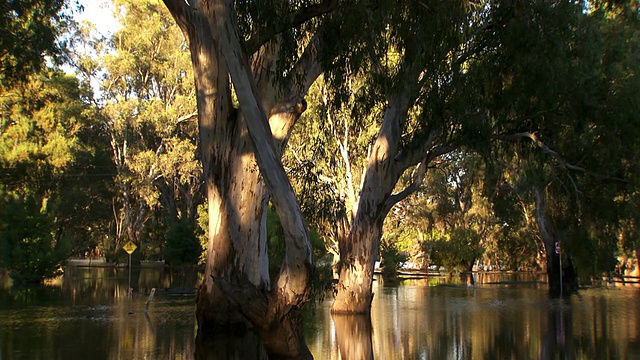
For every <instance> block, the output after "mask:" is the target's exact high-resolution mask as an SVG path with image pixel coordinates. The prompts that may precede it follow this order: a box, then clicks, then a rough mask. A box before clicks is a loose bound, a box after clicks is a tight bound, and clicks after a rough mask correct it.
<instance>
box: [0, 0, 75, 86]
mask: <svg viewBox="0 0 640 360" xmlns="http://www.w3.org/2000/svg"><path fill="white" fill-rule="evenodd" d="M70 2H71V1H67V0H44V1H43V0H21V1H3V3H2V11H0V31H2V37H0V89H3V90H6V89H8V88H10V87H11V86H13V85H14V82H15V81H24V80H26V79H27V78H28V77H29V76H30V75H31V74H33V73H37V72H39V71H40V70H41V69H42V67H43V66H44V64H45V55H47V56H49V59H54V60H57V59H58V58H59V57H60V56H61V55H62V54H63V52H64V51H65V44H63V43H60V39H61V34H62V33H63V32H64V31H65V30H66V29H67V27H68V26H69V24H70V21H71V19H70V13H69V11H65V10H69V5H67V4H68V3H70ZM74 2H75V1H74ZM76 3H77V2H76Z"/></svg>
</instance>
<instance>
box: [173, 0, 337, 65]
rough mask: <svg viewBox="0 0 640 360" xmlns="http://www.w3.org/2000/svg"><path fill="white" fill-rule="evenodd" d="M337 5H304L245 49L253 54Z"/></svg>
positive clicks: (327, 0) (327, 1)
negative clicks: (274, 39)
mask: <svg viewBox="0 0 640 360" xmlns="http://www.w3.org/2000/svg"><path fill="white" fill-rule="evenodd" d="M165 2H166V1H165ZM337 7H338V0H323V1H322V2H320V3H319V4H313V5H309V6H307V7H304V8H302V9H300V11H298V12H296V13H293V14H290V15H289V17H288V18H287V19H282V21H280V20H279V21H278V22H277V24H276V26H275V27H274V28H272V29H270V31H257V32H255V33H254V34H253V35H252V36H251V38H250V39H249V40H248V41H247V43H246V44H245V49H246V50H247V53H248V54H253V53H254V52H256V51H257V50H258V49H259V48H260V47H261V46H262V45H264V44H266V43H267V42H268V41H269V40H271V39H273V38H274V37H275V36H276V35H278V34H280V33H282V32H283V31H285V30H287V29H291V28H293V27H296V26H299V25H302V24H304V23H305V22H307V21H309V20H311V19H313V18H315V17H318V16H320V15H324V14H326V13H329V12H331V11H333V10H335V9H336V8H337Z"/></svg>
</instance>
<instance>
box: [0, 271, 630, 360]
mask: <svg viewBox="0 0 640 360" xmlns="http://www.w3.org/2000/svg"><path fill="white" fill-rule="evenodd" d="M516 276H517V275H492V276H484V277H483V276H479V277H478V282H479V284H478V285H476V286H475V287H474V286H467V285H464V282H461V281H460V280H459V278H457V277H456V278H452V279H447V278H429V279H419V280H405V281H403V282H401V283H399V284H393V285H389V284H386V285H385V284H384V283H383V282H382V281H376V282H374V291H375V293H376V295H375V297H374V301H373V308H372V315H371V318H370V319H369V318H366V317H358V316H332V315H331V314H330V312H329V308H330V306H331V304H330V299H329V300H327V301H325V302H322V303H318V304H317V305H316V306H315V307H313V308H309V309H307V310H306V314H305V324H306V330H305V337H306V339H307V342H308V345H309V347H310V349H311V351H312V353H313V355H314V356H315V358H316V359H363V358H372V357H373V358H375V359H640V323H639V320H640V289H637V288H625V287H621V286H618V287H615V288H592V289H583V290H581V291H580V293H579V294H578V295H574V296H572V297H570V298H568V299H565V300H552V299H549V298H548V296H547V291H546V288H545V285H544V284H543V283H540V282H534V281H531V280H535V279H533V278H531V277H530V276H525V277H522V275H520V277H519V278H516ZM513 280H519V281H526V282H525V283H520V284H518V285H513V284H510V283H508V282H509V281H513ZM197 281H198V279H197V274H185V273H180V272H173V273H172V272H170V271H168V270H167V269H163V268H142V269H135V268H134V271H133V274H132V287H133V288H134V295H133V296H131V297H128V296H127V288H128V273H127V270H126V269H115V268H91V269H89V268H75V269H73V271H71V272H67V274H66V277H65V278H64V279H63V280H62V281H60V282H59V283H57V284H54V285H51V286H47V287H35V288H15V287H11V288H7V287H5V288H0V360H9V359H11V360H13V359H60V360H63V359H64V360H67V359H192V358H194V354H195V353H196V352H197V353H198V354H200V355H201V357H202V358H207V359H226V358H234V359H235V358H237V359H243V358H245V355H246V354H247V352H246V348H247V344H249V343H250V341H245V340H244V339H235V340H233V339H230V338H228V337H225V338H224V339H221V340H222V342H223V343H224V344H231V343H236V344H238V345H237V347H235V348H234V346H233V345H225V346H221V345H220V343H218V344H211V343H209V344H208V345H206V344H205V345H203V344H201V343H200V342H198V345H196V341H195V334H196V325H195V317H194V312H195V300H194V295H193V294H189V293H188V292H189V291H187V290H190V289H193V286H194V285H195V284H196V283H197ZM169 287H170V288H173V289H176V288H178V289H179V290H180V291H165V290H164V289H165V288H169ZM151 288H157V289H158V291H157V292H156V295H155V297H154V298H153V300H152V302H151V306H150V308H149V312H148V313H147V314H145V312H144V307H145V304H146V301H147V298H148V294H149V291H150V289H151ZM222 347H224V348H225V349H224V351H222Z"/></svg>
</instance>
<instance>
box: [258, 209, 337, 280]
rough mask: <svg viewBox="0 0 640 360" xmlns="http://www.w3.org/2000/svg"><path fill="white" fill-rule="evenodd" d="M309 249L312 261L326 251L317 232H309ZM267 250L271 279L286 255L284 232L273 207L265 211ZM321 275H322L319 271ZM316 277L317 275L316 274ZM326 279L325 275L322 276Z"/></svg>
mask: <svg viewBox="0 0 640 360" xmlns="http://www.w3.org/2000/svg"><path fill="white" fill-rule="evenodd" d="M309 237H310V240H311V247H312V251H313V257H314V259H319V258H321V257H323V256H324V255H325V254H326V253H327V250H326V248H325V245H324V240H323V238H322V237H321V236H320V234H318V232H317V231H314V230H313V229H311V230H310V231H309ZM267 249H268V252H269V274H270V276H271V277H272V278H273V277H274V276H275V275H276V274H277V273H278V272H279V271H280V267H281V266H282V262H283V261H284V257H285V255H286V250H287V249H286V245H285V243H284V230H283V229H282V224H281V223H280V219H279V218H278V214H277V213H276V211H275V209H274V208H273V206H269V208H268V209H267ZM320 270H321V273H324V272H323V271H322V270H323V269H320ZM316 275H319V274H318V273H316ZM324 275H325V277H326V274H324Z"/></svg>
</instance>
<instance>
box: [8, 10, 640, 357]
mask: <svg viewBox="0 0 640 360" xmlns="http://www.w3.org/2000/svg"><path fill="white" fill-rule="evenodd" d="M76 5H77V4H75V3H74V2H69V3H65V2H64V1H31V2H28V1H27V2H21V3H20V4H17V3H16V4H14V3H11V4H8V5H6V7H10V8H7V9H6V10H7V11H5V14H4V15H2V18H1V19H2V23H1V24H0V25H2V27H3V30H5V32H7V31H8V33H11V34H13V35H15V36H14V37H3V40H2V43H0V45H1V46H2V49H1V50H2V55H1V56H2V57H1V58H0V65H1V66H2V77H0V80H1V84H0V85H1V93H0V117H1V119H2V128H1V133H0V135H1V137H0V161H1V165H2V166H1V170H0V171H1V172H0V182H1V183H0V267H1V268H3V269H8V270H9V271H10V272H11V274H12V275H13V276H14V277H15V278H16V279H22V280H24V281H35V282H38V281H41V280H43V279H45V278H48V277H52V276H55V275H56V274H58V273H59V271H60V267H61V266H62V265H63V264H64V262H65V260H66V259H68V258H70V257H83V256H99V257H103V258H106V259H107V260H109V261H116V262H117V261H124V260H125V259H126V255H127V254H126V253H125V252H124V250H123V249H122V248H123V245H124V244H126V243H128V242H132V243H134V244H136V246H137V247H138V251H137V252H135V253H134V257H135V259H136V260H165V261H167V262H169V263H171V264H176V265H179V264H192V263H196V262H201V263H202V264H203V265H204V268H205V279H204V281H203V283H202V284H201V286H200V288H199V294H200V295H199V296H198V322H199V325H200V328H201V329H206V328H208V327H216V326H219V325H221V324H231V323H237V322H244V321H245V320H243V319H246V320H248V321H250V322H252V323H253V325H254V326H256V327H257V328H258V329H259V332H260V333H261V335H262V336H263V337H264V338H265V339H271V342H270V343H269V345H268V351H269V352H270V353H271V354H280V355H282V354H283V353H288V354H296V356H301V357H304V356H306V355H308V350H305V349H306V347H305V345H304V343H303V340H302V339H301V337H300V336H297V335H296V331H297V330H296V329H299V325H298V324H299V321H300V318H299V316H298V315H297V313H296V311H295V309H296V308H299V307H300V306H302V305H303V304H304V303H305V302H306V301H307V300H308V299H309V297H310V295H311V294H313V293H314V290H313V286H312V284H317V283H319V282H320V281H318V278H319V277H320V275H319V274H324V275H322V278H323V279H324V282H325V283H331V282H330V281H329V279H336V281H337V283H336V284H334V290H335V300H334V303H333V311H334V312H336V313H368V312H369V311H370V304H371V300H372V296H373V294H372V291H371V283H372V281H373V273H374V266H375V263H376V261H381V263H382V264H383V266H384V269H385V273H386V275H387V276H393V273H394V271H395V268H397V267H398V266H408V267H412V268H417V269H426V268H428V267H429V266H433V265H435V266H437V267H438V268H439V267H441V266H442V267H444V268H445V269H446V270H447V271H454V270H457V271H469V270H473V269H474V267H475V268H477V267H478V266H481V267H484V266H487V267H497V268H499V269H509V270H535V271H546V272H547V273H548V275H549V277H548V278H549V286H550V290H551V293H552V294H556V295H557V294H559V293H561V292H562V291H563V290H564V291H565V292H566V291H571V290H573V289H575V288H577V286H578V284H579V283H580V282H589V281H590V280H591V279H598V278H601V277H602V276H611V275H612V274H613V275H615V274H625V273H627V272H629V271H631V270H632V269H634V268H636V269H637V265H638V260H639V254H640V252H639V248H640V236H639V234H638V232H637V226H638V221H639V220H640V217H639V216H638V214H639V210H638V209H639V206H640V205H639V203H638V201H639V199H638V185H639V184H638V181H639V180H638V179H639V175H638V171H639V170H640V168H639V164H640V163H639V161H640V159H639V156H640V151H639V148H638V145H637V139H638V137H639V136H640V121H638V120H640V119H639V118H638V116H639V115H638V114H640V98H638V96H637V94H638V93H640V77H639V74H638V71H639V70H640V65H639V64H638V59H640V35H639V34H640V32H639V31H638V30H639V29H640V28H639V25H640V15H639V10H638V3H637V2H636V1H619V2H606V1H605V2H599V1H595V2H570V1H524V2H522V1H516V2H493V1H480V2H476V1H459V2H453V3H452V2H439V1H387V2H379V1H348V2H338V1H331V0H324V1H315V2H314V1H308V2H307V1H303V2H291V3H290V2H276V3H274V2H259V3H257V2H241V1H238V2H229V1H227V2H224V1H195V2H184V1H179V0H165V1H163V2H160V1H157V0H145V1H131V0H114V1H113V8H114V9H115V14H114V16H115V17H116V19H117V20H118V21H119V23H120V24H121V28H119V29H114V30H113V32H111V33H109V34H106V35H105V34H99V33H97V32H95V31H94V29H92V26H91V24H86V23H85V24H77V23H74V22H73V21H72V18H71V16H70V14H71V13H72V12H73V11H76V10H77V9H76ZM214 9H215V11H214ZM41 11H42V12H43V13H42V14H41V13H40V12H41ZM354 14H359V15H357V16H355V15H354ZM276 19H277V20H276ZM25 29H26V30H25ZM18 30H20V31H18ZM23 30H24V31H27V33H28V34H27V35H20V34H22V33H21V31H23ZM221 34H227V35H228V36H221ZM28 36H35V37H38V38H41V39H43V42H42V43H38V44H34V45H33V46H31V45H30V46H31V47H30V50H33V51H29V52H24V51H21V49H22V47H21V46H20V45H19V42H18V40H19V39H20V37H28ZM12 39H13V40H16V41H13V42H12ZM10 40H11V41H10ZM64 41H66V42H64ZM63 43H64V44H68V45H69V46H67V47H65V46H62V44H63ZM36 45H38V46H36ZM62 63H65V64H66V68H65V69H66V70H65V71H63V68H62V67H61V64H62ZM69 69H70V70H69ZM194 79H195V81H194ZM318 269H322V270H318ZM331 273H332V274H333V275H332V276H329V275H327V274H331ZM561 274H562V276H563V281H562V282H561V281H560V278H561ZM561 284H562V285H561ZM561 287H564V289H561ZM256 298H260V299H262V300H263V301H262V300H261V301H255V299H256ZM230 309H231V310H233V311H230ZM275 323H278V324H275ZM265 324H266V325H265ZM283 324H284V325H283ZM283 326H284V327H286V329H285V330H286V334H288V336H285V337H284V339H282V337H280V338H278V337H276V336H274V334H275V333H276V330H275V329H281V330H282V327H283ZM283 331H284V330H283Z"/></svg>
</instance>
